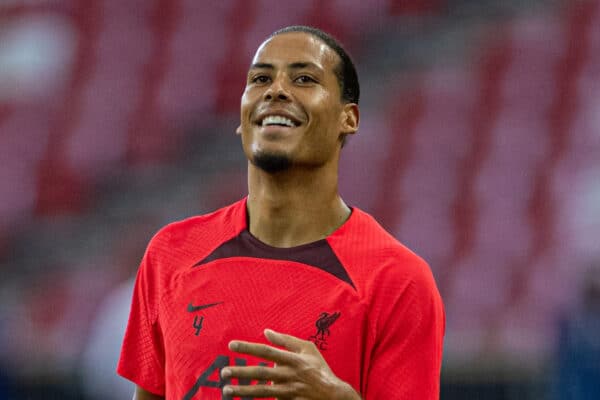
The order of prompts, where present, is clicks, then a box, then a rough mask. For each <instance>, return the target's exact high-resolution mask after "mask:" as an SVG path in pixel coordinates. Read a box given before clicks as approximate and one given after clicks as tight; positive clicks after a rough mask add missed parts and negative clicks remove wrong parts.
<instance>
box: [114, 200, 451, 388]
mask: <svg viewBox="0 0 600 400" xmlns="http://www.w3.org/2000/svg"><path fill="white" fill-rule="evenodd" d="M444 324H445V322H444V310H443V305H442V301H441V298H440V296H439V293H438V290H437V288H436V286H435V282H434V280H433V277H432V275H431V272H430V269H429V267H428V266H427V264H426V263H425V262H424V261H423V260H422V259H420V258H419V257H418V256H416V255H415V254H414V253H412V252H411V251H410V250H408V249H407V248H405V247H404V246H402V245H401V244H400V243H398V242H397V241H396V240H395V239H394V238H392V237H391V236H390V235H389V234H387V233H386V232H385V231H384V230H383V229H382V228H381V227H380V226H379V225H378V224H377V223H376V222H375V221H374V220H373V218H372V217H371V216H369V215H368V214H366V213H364V212H362V211H361V210H359V209H357V208H354V209H353V212H352V214H351V216H350V218H349V219H348V220H347V221H346V222H345V223H344V224H343V225H342V226H341V227H340V228H338V229H337V230H336V231H335V232H334V233H332V234H331V235H330V236H329V237H328V238H326V239H325V240H323V241H318V242H315V243H311V244H307V245H303V246H298V247H295V248H291V249H279V248H273V247H270V246H268V245H266V244H264V243H261V242H260V241H258V240H257V239H256V238H254V237H252V235H250V233H249V232H248V231H247V229H246V201H245V200H241V201H239V202H237V203H235V204H233V205H231V206H229V207H225V208H223V209H221V210H218V211H216V212H214V213H212V214H208V215H204V216H200V217H194V218H190V219H187V220H184V221H181V222H177V223H174V224H171V225H168V226H166V227H165V228H163V229H162V230H161V231H160V232H158V233H157V235H156V236H155V237H154V238H153V239H152V241H151V242H150V244H149V246H148V249H147V251H146V254H145V255H144V259H143V260H142V263H141V267H140V269H139V272H138V276H137V281H136V285H135V290H134V295H133V301H132V308H131V314H130V319H129V325H128V328H127V332H126V335H125V339H124V343H123V347H122V352H121V359H120V361H119V365H118V368H117V370H118V373H119V374H121V375H122V376H124V377H125V378H128V379H130V380H132V381H133V382H135V383H136V384H138V385H139V386H141V387H143V388H145V389H146V390H148V391H150V392H153V393H156V394H159V395H165V396H166V397H167V398H168V399H177V400H179V399H221V398H222V395H221V390H220V388H221V387H222V386H223V385H224V384H225V382H223V381H222V380H220V378H219V371H220V369H221V368H222V367H224V366H225V365H233V364H238V365H258V364H259V363H261V362H264V361H263V360H259V359H254V358H252V357H247V356H243V355H239V354H236V353H233V352H231V351H229V349H228V348H227V344H228V342H229V341H230V340H232V339H240V340H249V341H255V342H262V343H267V341H266V339H265V338H264V336H263V331H264V329H265V328H271V329H274V330H276V331H279V332H283V333H287V334H291V335H294V336H298V337H300V338H303V339H306V340H312V341H313V342H315V344H316V345H317V346H318V347H319V349H320V350H321V353H322V354H323V356H324V357H325V359H326V360H327V362H328V364H329V366H330V367H331V369H332V370H333V372H334V373H335V374H336V375H337V376H338V377H339V378H341V379H343V380H344V381H346V382H348V383H349V384H351V385H352V386H353V387H354V388H355V389H356V390H357V391H359V392H360V393H361V395H362V397H363V398H364V399H366V400H376V399H411V400H413V399H421V400H429V399H437V398H438V397H439V374H440V366H441V358H442V340H443V334H444ZM233 383H237V382H236V380H234V381H233ZM242 383H248V382H242ZM252 383H254V382H252Z"/></svg>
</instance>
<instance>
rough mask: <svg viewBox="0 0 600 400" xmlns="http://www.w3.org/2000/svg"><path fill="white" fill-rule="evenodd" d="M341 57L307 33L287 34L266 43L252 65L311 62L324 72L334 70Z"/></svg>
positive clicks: (282, 64) (258, 51) (261, 46)
mask: <svg viewBox="0 0 600 400" xmlns="http://www.w3.org/2000/svg"><path fill="white" fill-rule="evenodd" d="M338 61H339V56H338V55H337V53H336V52H335V51H334V50H333V49H331V48H330V47H329V46H328V45H327V44H325V43H324V42H323V41H321V40H320V39H319V38H317V37H315V36H313V35H311V34H309V33H306V32H287V33H282V34H279V35H277V36H274V37H272V38H270V39H267V40H266V41H264V42H263V43H262V44H261V45H260V47H259V48H258V50H256V54H255V55H254V58H253V59H252V64H257V63H268V64H273V65H275V66H278V65H279V66H284V65H286V64H290V63H296V62H310V63H314V64H316V65H317V66H319V67H321V68H322V69H324V70H333V68H334V67H335V66H336V65H337V64H338Z"/></svg>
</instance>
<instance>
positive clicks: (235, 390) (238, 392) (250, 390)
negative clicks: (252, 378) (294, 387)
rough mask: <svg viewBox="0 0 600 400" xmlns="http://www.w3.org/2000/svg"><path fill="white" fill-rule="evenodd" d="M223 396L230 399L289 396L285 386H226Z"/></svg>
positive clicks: (289, 393) (289, 391) (289, 390)
mask: <svg viewBox="0 0 600 400" xmlns="http://www.w3.org/2000/svg"><path fill="white" fill-rule="evenodd" d="M223 394H224V395H226V396H231V397H255V398H262V397H284V398H287V397H289V396H290V395H291V388H290V387H289V386H287V385H226V386H224V387H223Z"/></svg>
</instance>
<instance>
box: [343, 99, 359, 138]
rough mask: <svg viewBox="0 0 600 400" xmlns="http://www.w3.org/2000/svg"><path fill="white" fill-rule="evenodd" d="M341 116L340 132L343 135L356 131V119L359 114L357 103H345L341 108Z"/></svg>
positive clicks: (357, 119)
mask: <svg viewBox="0 0 600 400" xmlns="http://www.w3.org/2000/svg"><path fill="white" fill-rule="evenodd" d="M340 118H341V128H342V130H341V133H343V134H344V135H351V134H353V133H356V131H358V121H359V118H360V114H359V111H358V104H356V103H346V104H344V108H343V110H342V114H341V116H340Z"/></svg>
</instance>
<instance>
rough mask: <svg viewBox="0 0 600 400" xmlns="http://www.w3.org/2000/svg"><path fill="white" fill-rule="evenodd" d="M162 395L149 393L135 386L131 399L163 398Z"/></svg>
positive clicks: (151, 399) (158, 399)
mask: <svg viewBox="0 0 600 400" xmlns="http://www.w3.org/2000/svg"><path fill="white" fill-rule="evenodd" d="M164 399H165V398H164V397H163V396H158V395H156V394H153V393H150V392H148V391H146V390H144V389H142V388H141V387H139V386H136V388H135V393H134V394H133V400H164Z"/></svg>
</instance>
